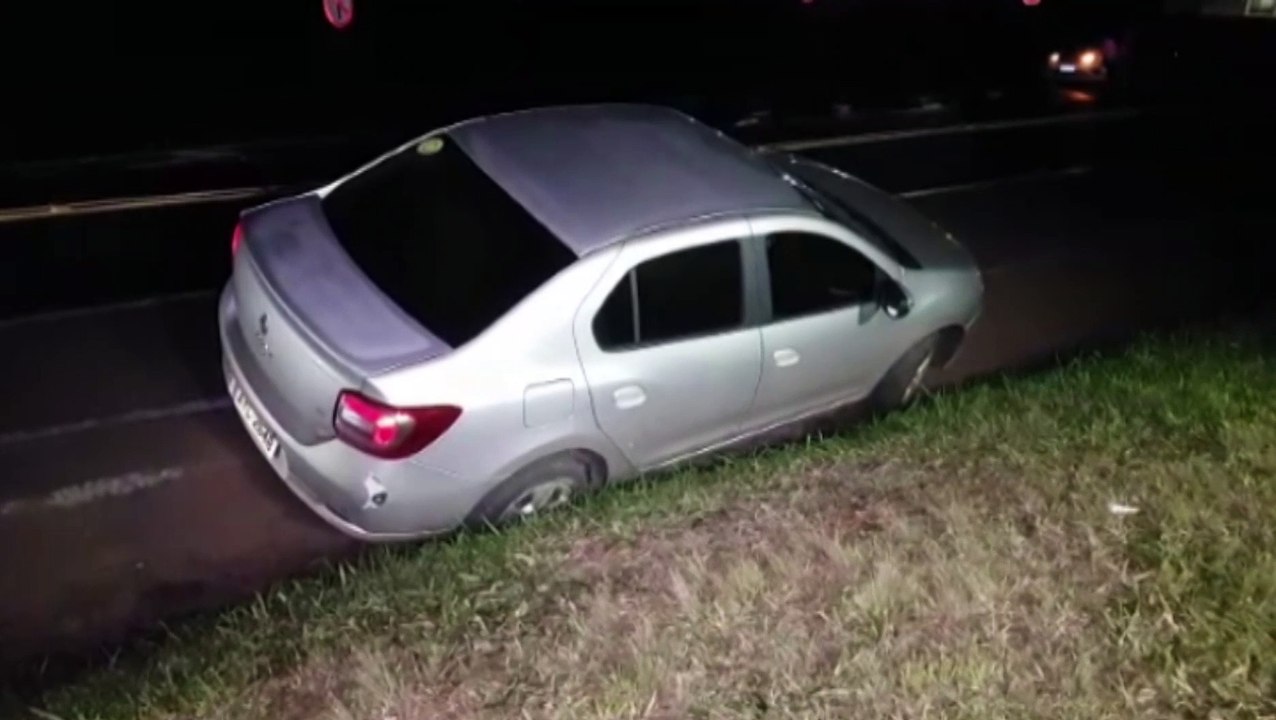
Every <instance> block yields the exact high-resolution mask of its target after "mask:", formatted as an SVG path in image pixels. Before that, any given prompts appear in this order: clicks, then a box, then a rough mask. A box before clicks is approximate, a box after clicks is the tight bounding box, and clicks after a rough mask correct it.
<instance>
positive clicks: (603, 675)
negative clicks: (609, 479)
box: [335, 466, 1124, 720]
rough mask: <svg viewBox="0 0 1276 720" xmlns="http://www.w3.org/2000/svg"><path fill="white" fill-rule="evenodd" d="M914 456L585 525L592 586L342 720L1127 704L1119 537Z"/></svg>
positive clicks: (356, 703) (372, 688)
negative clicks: (1111, 652)
mask: <svg viewBox="0 0 1276 720" xmlns="http://www.w3.org/2000/svg"><path fill="white" fill-rule="evenodd" d="M902 470H903V468H900V467H898V466H893V467H891V468H889V469H888V470H886V471H877V472H876V473H875V474H874V475H872V476H864V475H850V474H844V473H842V472H839V471H838V470H837V469H836V468H834V469H833V470H832V471H831V472H828V471H826V472H824V473H822V474H823V475H825V476H826V477H825V479H824V480H823V481H821V482H817V483H811V486H809V487H806V488H804V489H800V490H795V492H794V493H793V494H790V495H773V496H765V497H762V498H759V499H757V500H756V501H754V502H750V503H748V504H736V505H731V506H728V507H725V508H722V509H719V510H717V511H713V512H711V513H708V514H707V516H705V517H702V518H699V519H697V520H695V521H693V522H682V523H677V522H675V523H667V524H664V525H662V526H659V527H655V528H650V529H648V530H647V531H645V532H640V533H637V534H634V535H629V536H627V535H626V534H619V533H617V534H599V535H594V536H590V537H584V538H579V539H577V540H576V541H574V542H573V543H572V544H571V546H570V547H569V548H568V549H567V550H565V551H563V552H562V554H561V571H560V572H561V573H562V574H563V576H564V577H566V578H569V579H570V581H571V583H572V584H573V585H575V586H576V587H578V588H580V591H579V592H577V593H574V594H571V595H566V596H564V597H562V598H561V601H560V602H559V604H558V607H557V610H556V611H555V612H553V613H551V614H550V615H548V616H546V617H542V618H541V622H540V624H539V625H537V626H535V627H531V626H524V627H522V628H520V632H519V633H518V637H510V638H506V644H505V645H503V646H502V647H498V648H495V649H494V652H491V653H489V654H488V655H486V657H484V658H483V659H482V660H480V661H478V662H477V663H473V664H469V665H468V666H467V667H465V668H464V670H463V671H462V672H460V673H456V674H454V675H453V677H452V678H451V681H450V682H448V683H447V685H448V687H447V688H446V691H444V692H443V693H442V694H441V695H440V693H439V692H438V687H439V685H440V683H439V676H438V674H437V673H438V670H439V668H437V667H429V666H424V667H422V666H414V665H411V664H405V663H404V662H403V660H402V658H397V659H388V658H387V656H382V657H381V659H380V660H379V661H377V663H376V664H375V665H374V667H375V670H374V671H373V672H372V673H371V676H372V677H385V676H387V673H388V675H389V676H392V677H394V678H395V680H394V681H393V682H392V683H389V684H387V683H385V682H379V681H378V682H373V683H364V687H363V691H362V692H356V693H354V694H352V695H351V696H349V697H347V698H345V699H344V700H343V704H342V708H343V709H342V710H341V711H339V712H338V713H337V714H336V715H335V717H342V718H346V717H348V718H351V719H352V720H353V718H373V717H377V718H380V717H396V718H400V720H402V719H403V718H416V717H422V718H424V717H442V716H444V715H443V714H442V711H441V710H440V709H439V708H440V705H439V704H438V703H439V699H440V697H446V698H447V700H446V703H445V705H447V706H448V707H449V708H453V707H463V708H464V712H465V713H467V714H469V715H470V716H487V717H579V718H626V717H634V718H637V717H645V718H688V717H689V718H699V717H703V718H719V717H721V718H728V717H730V718H736V717H768V718H772V717H775V718H786V717H816V718H818V717H829V718H832V717H838V718H843V717H865V718H869V717H872V718H881V717H901V718H906V717H907V718H911V717H928V716H936V715H939V716H944V717H970V718H996V717H1006V718H1011V717H1014V718H1024V717H1046V716H1048V717H1079V718H1080V717H1085V718H1097V717H1105V716H1118V715H1122V714H1123V712H1122V711H1123V707H1124V706H1123V704H1122V700H1121V698H1120V696H1119V695H1118V694H1116V693H1115V691H1114V689H1113V688H1111V687H1110V683H1107V682H1106V681H1105V680H1104V678H1103V673H1104V672H1105V669H1104V667H1103V663H1102V661H1101V659H1100V658H1099V657H1097V655H1099V654H1100V653H1101V649H1102V648H1103V646H1104V643H1103V638H1102V629H1101V628H1099V627H1096V626H1095V624H1094V623H1093V622H1091V620H1090V618H1092V617H1093V612H1092V611H1093V609H1094V608H1093V605H1094V603H1096V602H1101V601H1102V600H1103V596H1104V594H1105V593H1106V592H1107V590H1108V588H1109V587H1110V582H1109V579H1110V578H1111V577H1113V574H1114V572H1117V571H1116V570H1114V567H1113V563H1112V561H1111V560H1110V559H1109V555H1108V551H1107V550H1106V549H1105V548H1102V547H1095V546H1094V545H1092V544H1091V540H1090V539H1087V536H1086V535H1085V534H1084V533H1083V534H1081V535H1078V534H1077V533H1075V532H1073V531H1071V530H1070V529H1069V528H1067V527H1064V526H1063V525H1062V524H1060V523H1055V522H1051V521H1050V520H1049V519H1042V518H1038V520H1037V521H1036V522H1035V523H1034V524H1033V525H1032V526H1031V529H1028V528H1026V526H1025V525H1024V524H1023V523H1022V522H1021V521H1020V518H1021V516H1023V515H1024V514H1032V512H1033V509H1034V505H1035V504H1036V503H1038V499H1036V498H1034V497H1033V496H1032V493H1031V491H1029V490H1028V489H1027V488H1025V487H1022V486H1020V487H1016V486H1015V483H1014V482H1013V479H1011V478H1004V477H995V476H989V477H986V478H980V479H966V480H964V481H960V482H955V481H954V478H952V477H949V476H947V475H945V474H944V473H943V472H942V471H941V470H939V469H931V470H925V471H918V470H916V469H913V471H912V472H901V471H902ZM901 476H904V478H905V479H903V480H902V481H901V479H900V477H901ZM994 499H995V500H997V502H990V500H994ZM391 668H393V669H391ZM364 675H368V673H366V672H365V673H364ZM422 690H424V691H425V692H424V693H422V692H421V691H422ZM387 697H395V698H397V700H396V701H395V702H393V703H391V705H392V706H393V707H384V706H382V707H378V703H380V702H381V701H383V700H384V699H385V698H387ZM360 712H362V713H363V714H359V713H360ZM423 712H424V713H425V714H422V713H423Z"/></svg>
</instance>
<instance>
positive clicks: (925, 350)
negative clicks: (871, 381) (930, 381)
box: [869, 335, 939, 413]
mask: <svg viewBox="0 0 1276 720" xmlns="http://www.w3.org/2000/svg"><path fill="white" fill-rule="evenodd" d="M938 346H939V336H937V335H931V336H930V337H928V338H926V339H924V340H922V341H921V342H919V343H917V344H916V345H914V346H913V347H912V348H910V349H909V350H908V352H906V353H904V355H903V356H902V357H900V359H898V360H896V361H895V364H894V365H892V366H891V369H890V370H889V371H887V373H886V376H885V377H883V378H882V380H881V382H879V383H878V384H877V387H876V388H874V389H873V393H872V395H870V396H869V404H870V406H871V407H872V409H873V411H874V412H877V413H886V412H890V411H891V410H896V409H899V408H903V407H907V406H909V405H911V404H912V403H913V402H914V401H915V400H917V398H918V396H920V395H921V394H922V393H923V392H925V390H926V373H927V372H928V371H929V370H930V369H931V365H932V364H933V362H934V359H935V350H936V348H937V347H938Z"/></svg>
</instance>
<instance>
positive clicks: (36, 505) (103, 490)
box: [0, 466, 186, 517]
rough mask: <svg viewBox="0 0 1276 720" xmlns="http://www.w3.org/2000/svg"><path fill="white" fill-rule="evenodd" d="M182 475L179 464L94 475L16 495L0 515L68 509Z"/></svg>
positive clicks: (131, 492)
mask: <svg viewBox="0 0 1276 720" xmlns="http://www.w3.org/2000/svg"><path fill="white" fill-rule="evenodd" d="M185 474H186V471H185V469H183V468H182V467H180V466H178V467H166V468H162V469H160V470H156V471H151V472H140V471H134V472H128V473H124V474H122V475H112V476H108V477H101V478H95V479H93V480H88V481H85V482H82V483H79V484H76V485H71V486H68V487H61V488H58V489H57V490H54V491H53V492H51V493H49V494H47V495H44V496H43V497H39V498H34V499H32V498H19V499H17V500H10V501H8V502H5V503H3V504H0V517H4V516H6V515H14V514H16V513H20V512H31V511H33V510H41V509H58V510H68V509H72V508H76V507H80V506H81V505H87V504H89V503H93V502H99V501H101V500H106V499H109V498H120V497H127V496H129V495H132V494H134V493H137V492H141V491H143V490H147V489H150V488H153V487H156V486H159V485H162V484H164V483H167V482H171V481H173V480H177V479H178V478H181V477H182V476H183V475H185Z"/></svg>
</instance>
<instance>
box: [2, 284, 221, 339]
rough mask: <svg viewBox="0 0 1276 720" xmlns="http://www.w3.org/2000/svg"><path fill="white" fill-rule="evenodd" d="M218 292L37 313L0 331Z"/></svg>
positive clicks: (6, 322) (12, 320)
mask: <svg viewBox="0 0 1276 720" xmlns="http://www.w3.org/2000/svg"><path fill="white" fill-rule="evenodd" d="M217 292H218V291H217V290H191V291H189V292H181V293H173V294H172V295H155V296H152V297H148V298H142V299H140V300H125V301H124V302H117V303H107V304H105V305H85V306H83V307H77V308H70V309H67V310H53V311H51V312H45V313H37V314H35V315H23V316H21V317H15V318H9V319H7V320H0V330H4V329H5V328H10V327H14V326H17V325H29V324H33V323H40V322H57V321H60V320H69V319H72V318H78V317H86V316H91V315H105V314H108V313H113V312H127V311H129V310H140V309H143V308H148V307H154V306H157V305H164V304H167V303H171V302H181V301H183V300H194V299H197V298H205V297H210V296H212V295H215V294H216V293H217Z"/></svg>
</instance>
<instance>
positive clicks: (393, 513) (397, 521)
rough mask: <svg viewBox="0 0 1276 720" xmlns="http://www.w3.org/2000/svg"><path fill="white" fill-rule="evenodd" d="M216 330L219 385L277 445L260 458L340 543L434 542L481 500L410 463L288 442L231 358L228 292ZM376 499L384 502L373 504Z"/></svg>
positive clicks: (233, 322) (471, 488) (456, 481)
mask: <svg viewBox="0 0 1276 720" xmlns="http://www.w3.org/2000/svg"><path fill="white" fill-rule="evenodd" d="M218 325H219V330H220V333H221V344H222V371H223V373H224V375H225V379H226V381H227V382H229V380H230V379H231V378H234V379H235V381H236V383H237V384H238V385H239V387H240V388H242V390H243V392H244V394H245V395H246V396H247V399H248V401H249V404H250V405H251V406H252V408H253V410H254V411H255V412H256V413H257V415H258V417H259V420H260V421H261V422H262V423H264V424H265V425H266V426H267V427H268V428H269V429H270V430H271V431H272V432H273V433H274V434H275V436H276V437H277V438H278V440H279V448H278V451H277V452H276V453H275V455H274V457H266V455H265V454H264V453H259V454H261V455H262V457H263V459H264V460H266V462H268V463H269V464H270V466H271V468H272V469H273V470H274V471H275V474H276V475H277V476H278V477H279V478H280V479H281V480H283V482H284V484H285V485H286V486H287V487H288V488H289V489H290V490H291V491H292V493H293V494H294V495H296V496H297V498H298V499H300V500H301V501H302V502H303V503H304V504H305V505H306V506H307V507H308V508H310V509H311V510H312V511H314V513H315V514H316V515H318V516H319V517H320V518H322V519H323V520H324V521H326V522H327V523H328V524H330V525H331V526H332V527H334V528H336V529H337V530H339V531H340V532H342V533H343V534H345V535H347V536H350V537H352V538H355V539H358V540H363V541H377V542H385V541H397V540H413V539H419V538H424V537H430V536H432V535H439V534H442V533H446V532H449V531H451V530H454V529H455V528H456V527H458V526H459V525H460V524H461V523H462V522H464V520H465V518H466V517H467V516H468V514H469V512H470V511H471V510H472V509H473V507H474V506H475V505H476V504H477V503H478V501H479V499H480V497H479V496H480V494H481V492H482V486H481V485H480V484H479V483H471V482H465V481H463V480H461V479H460V478H458V477H456V476H454V475H451V474H449V473H446V472H443V471H441V470H438V469H434V468H429V467H426V466H423V465H421V464H419V463H417V462H414V461H412V460H399V461H385V460H380V459H378V458H373V457H371V456H368V455H365V454H363V453H361V452H359V451H358V450H355V449H354V448H351V447H349V446H347V445H345V444H344V443H342V442H340V441H337V440H328V441H325V442H320V443H318V444H311V445H306V444H302V443H301V442H299V441H298V440H297V439H296V438H295V437H293V436H291V435H290V434H289V433H288V432H287V431H286V430H284V428H283V426H282V425H281V424H280V423H279V421H278V419H277V418H275V417H274V416H273V415H272V414H271V411H270V408H269V406H268V405H267V404H266V403H264V402H263V398H262V395H261V390H260V389H259V388H256V387H254V386H253V384H252V383H251V382H249V380H248V379H247V375H246V374H245V372H244V370H243V367H242V364H241V359H240V358H239V357H237V353H241V352H245V351H244V350H242V347H243V343H236V342H232V338H231V335H230V333H234V332H238V322H237V319H236V308H235V300H234V296H233V295H232V293H231V292H230V291H229V288H228V289H227V290H226V291H224V292H223V293H222V297H221V302H220V303H219V307H218ZM249 362H251V361H249ZM334 400H335V399H334ZM245 434H247V430H245ZM253 448H254V449H257V446H256V445H255V444H254V445H253ZM381 492H383V493H385V500H384V502H383V503H380V504H377V503H374V502H372V496H373V495H375V494H377V493H381Z"/></svg>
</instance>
